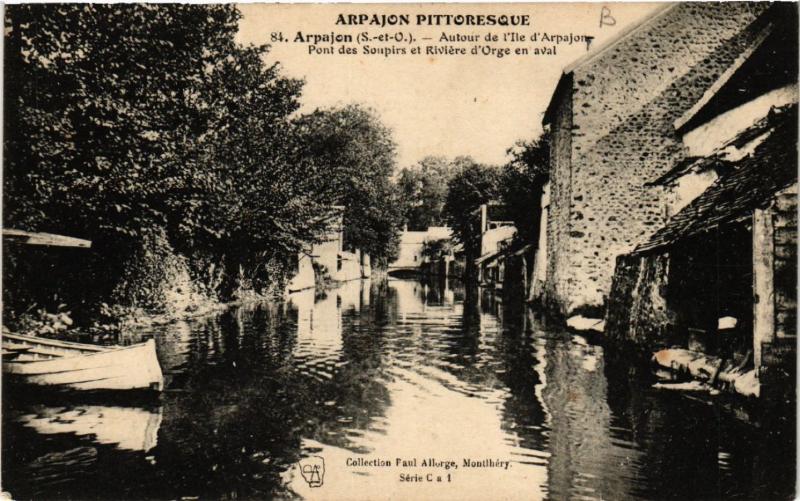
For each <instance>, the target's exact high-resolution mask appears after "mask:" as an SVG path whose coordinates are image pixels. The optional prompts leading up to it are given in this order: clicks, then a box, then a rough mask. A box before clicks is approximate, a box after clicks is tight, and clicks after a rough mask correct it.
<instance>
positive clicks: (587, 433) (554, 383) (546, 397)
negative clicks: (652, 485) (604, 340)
mask: <svg viewBox="0 0 800 501" xmlns="http://www.w3.org/2000/svg"><path fill="white" fill-rule="evenodd" d="M581 340H582V338H580V337H577V336H576V337H574V338H573V339H572V340H571V341H570V340H569V338H568V337H566V338H562V339H552V338H551V339H548V340H547V341H546V342H545V343H544V351H545V354H546V357H547V364H546V366H545V367H544V374H545V377H544V378H543V382H544V381H546V382H547V384H543V387H542V389H541V399H542V401H543V403H544V406H545V409H546V412H547V415H548V416H549V420H548V422H549V426H550V434H549V451H550V459H549V466H548V473H549V492H550V495H551V496H552V497H554V498H556V499H566V498H570V499H572V498H593V499H628V498H630V492H629V489H630V485H629V483H628V482H626V481H625V479H626V478H633V477H634V476H635V468H636V466H635V465H636V464H637V461H638V457H639V455H640V453H639V452H637V451H635V450H634V449H633V448H632V447H625V446H624V444H619V442H614V441H612V436H611V434H610V433H609V430H610V428H611V411H610V409H609V407H608V385H607V381H606V378H605V375H604V372H603V365H604V363H603V358H602V348H600V347H599V346H592V345H587V344H585V343H582V342H580V341H581ZM618 444H619V445H618ZM609 468H614V469H616V470H622V471H624V470H628V469H629V470H630V471H629V472H625V473H622V474H617V475H608V474H607V469H609Z"/></svg>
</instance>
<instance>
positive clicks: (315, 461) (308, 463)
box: [298, 456, 325, 487]
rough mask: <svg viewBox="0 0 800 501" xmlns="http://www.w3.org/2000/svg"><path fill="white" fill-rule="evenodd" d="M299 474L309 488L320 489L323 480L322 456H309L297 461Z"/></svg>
mask: <svg viewBox="0 0 800 501" xmlns="http://www.w3.org/2000/svg"><path fill="white" fill-rule="evenodd" d="M298 464H299V466H300V474H301V475H303V479H304V480H305V481H306V482H307V483H308V485H309V487H321V486H322V482H323V481H324V480H325V460H324V459H323V458H322V456H309V457H307V458H303V459H301V460H300V461H299V463H298Z"/></svg>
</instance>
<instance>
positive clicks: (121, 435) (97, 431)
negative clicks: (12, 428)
mask: <svg viewBox="0 0 800 501" xmlns="http://www.w3.org/2000/svg"><path fill="white" fill-rule="evenodd" d="M31 410H32V412H30V413H27V414H23V415H21V416H20V417H19V418H18V419H17V422H19V423H21V424H23V425H25V426H28V427H30V428H33V429H34V430H36V431H37V432H38V433H41V434H43V435H53V434H58V433H72V434H75V435H77V436H79V437H84V436H92V437H93V440H94V442H97V443H100V444H107V445H115V446H117V447H119V448H120V449H126V450H130V451H144V452H147V451H149V450H150V449H152V448H153V447H155V446H156V443H157V441H158V428H159V427H160V426H161V408H160V407H159V408H158V411H151V410H148V409H143V408H139V407H107V406H99V405H79V406H75V407H46V406H43V405H37V406H34V407H33V408H32V409H31Z"/></svg>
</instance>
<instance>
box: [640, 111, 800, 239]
mask: <svg viewBox="0 0 800 501" xmlns="http://www.w3.org/2000/svg"><path fill="white" fill-rule="evenodd" d="M765 129H766V130H768V131H769V135H768V136H767V137H766V138H765V139H764V140H763V141H762V142H761V143H760V144H759V145H758V146H757V147H756V148H755V149H754V151H753V152H752V153H751V154H749V155H747V156H745V157H743V158H741V159H739V160H737V161H735V162H728V163H729V165H730V172H729V173H728V174H726V175H723V176H722V177H720V178H719V179H718V180H717V181H716V182H715V183H714V184H713V185H711V187H709V188H708V189H707V190H706V191H705V192H703V194H702V195H700V196H699V197H697V198H696V199H695V200H693V201H692V202H691V203H690V204H689V205H687V206H686V207H684V208H683V209H682V210H681V211H679V212H678V213H677V214H675V216H673V217H672V219H670V220H669V221H668V222H667V224H666V226H664V227H663V228H661V229H660V230H658V231H657V232H656V233H655V234H654V235H653V236H652V237H651V238H650V239H649V240H648V241H647V242H645V243H643V244H641V245H639V246H638V247H637V248H636V249H635V250H634V252H633V253H634V254H642V253H646V252H651V251H654V250H656V249H659V248H662V247H665V246H669V245H671V244H673V243H675V242H677V241H679V240H682V239H684V238H687V237H691V236H694V235H698V234H700V233H703V232H705V231H708V230H711V229H713V228H715V227H718V226H720V225H724V224H727V223H732V222H735V221H737V220H741V219H743V218H746V217H749V216H750V214H751V212H752V211H753V210H754V209H756V208H758V207H761V206H763V205H764V204H765V203H767V201H768V200H769V199H770V198H771V197H772V196H773V195H774V194H775V193H777V192H778V191H780V190H782V189H784V188H786V187H787V186H790V185H791V184H793V183H796V182H797V105H796V104H792V105H788V106H784V107H781V108H774V109H773V110H771V111H770V113H769V114H768V115H767V116H766V117H765V118H764V119H762V120H761V121H759V122H758V123H757V124H755V125H753V126H752V127H750V128H749V129H746V130H745V131H743V132H742V133H741V134H740V135H739V136H738V138H737V139H740V140H742V141H743V140H744V139H745V138H748V137H750V138H752V137H753V134H755V133H757V131H759V130H760V131H762V132H763V131H764V130H765ZM734 142H736V140H734ZM712 156H713V155H712Z"/></svg>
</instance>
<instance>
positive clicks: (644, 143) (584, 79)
mask: <svg viewBox="0 0 800 501" xmlns="http://www.w3.org/2000/svg"><path fill="white" fill-rule="evenodd" d="M774 10H775V9H773V8H770V4H768V3H724V4H721V3H677V4H671V5H668V6H666V7H665V8H663V9H662V10H660V11H658V12H657V13H656V14H654V15H653V16H651V17H650V18H649V19H647V20H646V21H645V22H643V23H642V24H640V25H638V26H635V27H634V28H632V29H630V30H627V31H626V32H624V33H623V34H621V35H620V36H619V37H617V38H616V39H615V40H613V41H611V42H610V43H609V44H606V45H605V46H604V47H600V48H598V49H596V50H594V51H592V52H590V53H588V54H587V55H586V56H585V57H583V58H582V59H580V60H578V61H576V62H575V63H573V64H572V65H570V66H568V67H567V68H565V70H564V72H563V74H562V76H561V79H560V80H559V82H558V85H557V86H556V89H555V92H554V94H553V96H552V99H551V102H550V104H549V106H548V108H547V110H546V112H545V116H544V124H545V128H546V130H548V131H549V133H550V136H551V159H550V183H549V186H548V187H547V193H548V195H549V197H548V198H549V199H548V205H547V207H544V209H546V210H543V214H544V217H543V224H542V230H543V234H542V236H541V241H542V242H544V243H545V247H544V248H542V249H541V250H540V252H539V255H538V256H537V262H539V263H540V268H541V269H542V272H543V273H542V274H544V275H545V279H544V281H543V283H542V286H541V288H540V292H539V298H537V299H540V300H542V301H543V303H544V304H545V305H546V306H547V307H548V308H549V309H550V310H551V311H553V312H556V313H560V314H562V315H570V314H572V313H575V312H580V311H582V310H596V313H597V314H601V313H600V312H601V311H602V309H603V307H604V306H605V303H606V300H607V297H608V293H609V289H610V287H611V279H612V274H613V270H614V264H615V259H616V257H617V256H619V255H621V254H625V253H628V252H630V251H632V250H633V249H634V248H635V247H636V246H637V245H639V244H641V243H643V242H645V241H646V240H647V239H648V238H649V237H650V236H651V235H652V234H653V233H654V232H655V230H656V229H658V228H660V227H662V226H663V225H664V223H665V222H666V220H667V214H666V213H665V212H664V208H663V197H664V196H665V193H664V191H663V190H662V189H660V188H658V187H653V186H648V185H647V184H646V183H647V182H648V181H650V180H653V179H655V178H657V177H659V176H661V175H663V174H664V173H666V172H667V171H668V170H670V169H671V168H672V167H673V166H674V165H675V164H676V162H679V161H681V160H683V159H685V158H686V157H687V155H688V153H687V148H686V145H685V144H684V143H683V142H682V139H681V135H680V134H679V133H678V131H677V130H676V127H675V121H676V120H678V119H679V118H680V117H681V116H683V115H685V114H686V113H687V111H689V110H690V109H692V108H693V107H694V106H696V105H697V104H698V103H699V102H700V101H701V99H702V98H703V96H704V95H705V94H706V93H707V92H708V91H709V89H711V88H712V87H713V86H714V85H717V84H718V82H719V81H720V79H721V78H722V77H723V76H724V75H725V72H726V71H727V70H728V69H729V68H731V67H732V66H733V65H734V64H735V62H736V61H737V60H739V59H741V58H742V57H743V55H746V54H747V53H752V51H754V50H756V47H758V44H759V41H763V38H764V37H765V33H766V32H767V31H768V30H769V27H770V26H771V23H772V20H773V17H774ZM765 30H766V31H765Z"/></svg>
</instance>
